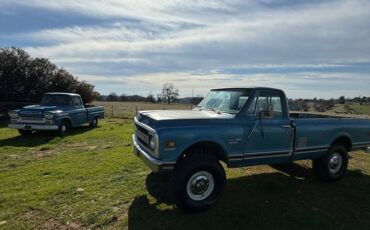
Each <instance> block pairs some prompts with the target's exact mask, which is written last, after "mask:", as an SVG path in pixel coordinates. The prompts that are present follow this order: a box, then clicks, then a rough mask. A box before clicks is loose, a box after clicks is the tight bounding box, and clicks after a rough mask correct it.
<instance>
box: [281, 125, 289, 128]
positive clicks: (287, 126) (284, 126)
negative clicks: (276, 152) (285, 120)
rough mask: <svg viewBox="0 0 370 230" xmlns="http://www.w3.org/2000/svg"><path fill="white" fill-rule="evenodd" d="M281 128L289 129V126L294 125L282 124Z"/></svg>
mask: <svg viewBox="0 0 370 230" xmlns="http://www.w3.org/2000/svg"><path fill="white" fill-rule="evenodd" d="M281 128H285V129H288V128H292V126H291V125H283V126H281Z"/></svg>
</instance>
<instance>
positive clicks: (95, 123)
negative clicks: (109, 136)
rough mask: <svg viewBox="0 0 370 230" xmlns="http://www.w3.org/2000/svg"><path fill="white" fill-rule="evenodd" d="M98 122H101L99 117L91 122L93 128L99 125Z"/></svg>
mask: <svg viewBox="0 0 370 230" xmlns="http://www.w3.org/2000/svg"><path fill="white" fill-rule="evenodd" d="M98 123H99V119H98V118H97V117H95V118H94V120H93V121H92V122H90V123H89V125H90V127H91V128H94V127H96V126H98Z"/></svg>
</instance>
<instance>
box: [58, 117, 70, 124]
mask: <svg viewBox="0 0 370 230" xmlns="http://www.w3.org/2000/svg"><path fill="white" fill-rule="evenodd" d="M63 121H66V122H67V123H68V124H69V125H70V126H71V125H72V122H71V120H70V119H69V118H63V119H62V120H61V121H60V122H61V123H62V122H63Z"/></svg>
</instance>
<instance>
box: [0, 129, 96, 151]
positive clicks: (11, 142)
mask: <svg viewBox="0 0 370 230" xmlns="http://www.w3.org/2000/svg"><path fill="white" fill-rule="evenodd" d="M6 127H7V125H4V124H1V125H0V129H1V128H6ZM99 127H100V126H97V127H95V128H94V129H98V128H99ZM91 130H93V128H91V127H89V126H79V127H76V128H73V129H72V130H70V132H69V133H68V134H67V135H66V137H68V136H75V135H79V134H82V133H85V132H88V131H91ZM56 138H60V137H59V136H58V134H57V133H56V131H37V132H33V133H32V134H31V135H29V136H21V135H20V134H19V135H17V136H14V137H10V138H7V139H3V140H0V146H13V147H37V146H39V145H43V144H47V143H49V142H50V141H53V140H54V139H56Z"/></svg>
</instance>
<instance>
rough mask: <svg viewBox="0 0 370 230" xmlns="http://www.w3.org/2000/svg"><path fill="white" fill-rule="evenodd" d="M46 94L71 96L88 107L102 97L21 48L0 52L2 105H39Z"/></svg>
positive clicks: (45, 60) (51, 64) (83, 83)
mask: <svg viewBox="0 0 370 230" xmlns="http://www.w3.org/2000/svg"><path fill="white" fill-rule="evenodd" d="M46 92H72V93H78V94H80V95H81V97H82V99H83V101H84V102H85V103H88V102H91V101H93V100H95V99H97V98H98V97H99V93H97V92H95V91H94V85H92V84H89V83H87V82H86V81H79V80H78V79H77V78H76V77H74V76H73V75H72V74H70V73H69V72H68V71H66V70H64V69H61V68H58V67H57V66H56V65H55V64H53V63H51V62H50V61H49V60H48V59H46V58H33V57H31V56H30V55H29V54H28V53H27V52H26V51H24V50H22V49H19V48H14V47H12V48H0V102H29V103H36V102H39V101H40V99H41V96H42V95H43V94H44V93H46Z"/></svg>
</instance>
